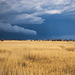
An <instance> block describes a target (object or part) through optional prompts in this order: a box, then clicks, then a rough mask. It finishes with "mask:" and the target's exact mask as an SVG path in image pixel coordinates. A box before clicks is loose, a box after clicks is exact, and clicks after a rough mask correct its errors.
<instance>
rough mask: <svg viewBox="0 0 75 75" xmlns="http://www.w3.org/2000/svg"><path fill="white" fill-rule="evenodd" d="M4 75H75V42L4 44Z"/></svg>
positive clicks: (0, 74)
mask: <svg viewBox="0 0 75 75" xmlns="http://www.w3.org/2000/svg"><path fill="white" fill-rule="evenodd" d="M0 75H75V42H74V41H0Z"/></svg>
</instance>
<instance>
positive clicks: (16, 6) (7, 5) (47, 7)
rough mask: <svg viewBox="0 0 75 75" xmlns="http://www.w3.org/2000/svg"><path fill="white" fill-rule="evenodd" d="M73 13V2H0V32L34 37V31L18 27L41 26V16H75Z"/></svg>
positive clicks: (18, 0)
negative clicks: (27, 25)
mask: <svg viewBox="0 0 75 75" xmlns="http://www.w3.org/2000/svg"><path fill="white" fill-rule="evenodd" d="M73 11H75V1H74V0H0V31H1V30H3V31H5V32H14V33H25V34H34V35H36V34H37V32H36V31H35V30H30V29H25V28H23V27H20V26H21V25H22V24H24V25H25V24H42V23H44V21H45V19H44V18H42V17H40V16H42V15H46V14H47V15H53V14H71V13H73V14H75V13H74V12H73ZM12 24H13V26H12ZM19 24H20V26H19Z"/></svg>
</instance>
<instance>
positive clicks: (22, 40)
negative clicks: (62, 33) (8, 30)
mask: <svg viewBox="0 0 75 75" xmlns="http://www.w3.org/2000/svg"><path fill="white" fill-rule="evenodd" d="M4 40H5V39H0V41H4ZM15 40H16V39H15ZM10 41H11V40H10ZM17 41H28V40H17ZM29 41H75V40H72V39H45V40H39V39H34V40H30V39H29Z"/></svg>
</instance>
